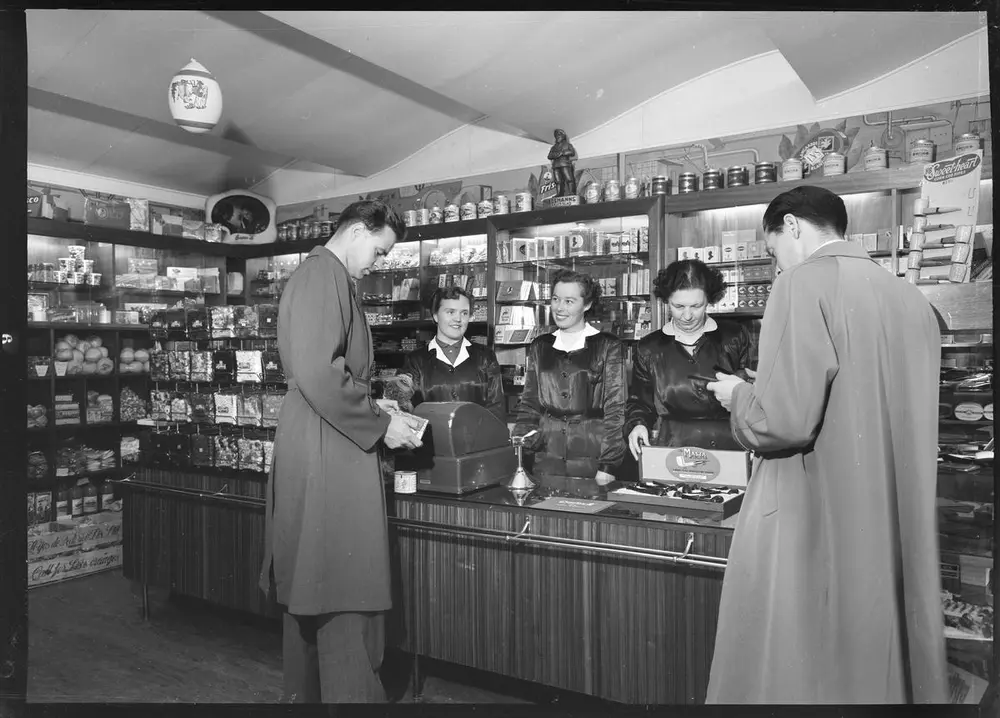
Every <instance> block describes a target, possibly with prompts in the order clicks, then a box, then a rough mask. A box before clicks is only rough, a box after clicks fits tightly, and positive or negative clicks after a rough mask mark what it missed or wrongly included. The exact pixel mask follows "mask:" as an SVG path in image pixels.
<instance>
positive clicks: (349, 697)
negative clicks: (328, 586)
mask: <svg viewBox="0 0 1000 718" xmlns="http://www.w3.org/2000/svg"><path fill="white" fill-rule="evenodd" d="M317 618H318V621H317V630H316V645H317V649H318V654H319V674H320V685H321V687H322V688H321V692H322V696H323V702H324V703H384V702H386V700H387V698H386V694H385V689H384V688H383V686H382V681H381V679H380V678H379V674H378V671H379V668H381V666H382V657H383V655H384V653H385V614H384V613H381V612H379V613H331V614H326V615H324V616H318V617H317Z"/></svg>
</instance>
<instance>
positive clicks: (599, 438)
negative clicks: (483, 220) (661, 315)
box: [512, 269, 627, 486]
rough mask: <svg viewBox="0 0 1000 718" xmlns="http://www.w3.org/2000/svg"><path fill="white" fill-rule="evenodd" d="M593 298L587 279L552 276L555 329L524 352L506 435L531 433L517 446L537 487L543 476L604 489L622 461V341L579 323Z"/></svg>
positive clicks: (595, 287) (564, 273)
mask: <svg viewBox="0 0 1000 718" xmlns="http://www.w3.org/2000/svg"><path fill="white" fill-rule="evenodd" d="M599 299H600V285H599V284H598V283H597V282H596V281H595V280H594V278H593V277H591V276H590V275H589V274H581V273H577V272H573V271H571V270H568V269H564V270H560V271H559V272H557V273H556V274H555V275H554V276H553V277H552V299H551V310H552V317H553V319H554V321H555V323H556V326H557V327H558V329H557V330H556V331H555V332H553V333H552V334H544V335H542V336H540V337H538V338H537V339H535V340H534V341H533V342H532V343H531V345H530V346H529V347H528V356H527V366H526V371H525V384H524V392H523V393H522V394H521V400H520V402H519V403H518V406H517V422H516V425H515V427H514V431H513V433H512V436H515V437H516V436H524V435H526V434H527V433H528V432H530V431H531V430H532V429H537V430H538V433H537V434H534V435H533V436H531V437H529V438H528V439H527V440H526V441H525V444H524V445H525V448H526V449H528V450H529V451H532V452H534V467H533V473H534V475H535V477H536V478H539V479H540V480H541V482H542V483H543V484H544V483H545V477H547V476H549V477H554V478H563V477H566V478H572V479H587V480H591V481H592V480H596V481H597V483H598V484H599V485H601V486H605V485H607V484H609V483H611V482H612V481H614V478H615V471H616V469H617V468H618V466H619V464H620V463H621V461H622V459H623V458H624V456H625V440H624V434H623V433H622V429H623V427H624V421H625V400H626V397H627V388H626V383H625V360H624V356H623V350H622V342H621V340H619V339H618V338H617V337H616V336H614V335H612V334H609V333H607V332H602V331H600V330H598V329H596V328H595V327H593V326H591V325H590V324H588V323H587V321H586V319H585V314H586V313H587V312H588V311H590V310H591V309H593V308H594V306H595V304H596V303H597V301H598V300H599Z"/></svg>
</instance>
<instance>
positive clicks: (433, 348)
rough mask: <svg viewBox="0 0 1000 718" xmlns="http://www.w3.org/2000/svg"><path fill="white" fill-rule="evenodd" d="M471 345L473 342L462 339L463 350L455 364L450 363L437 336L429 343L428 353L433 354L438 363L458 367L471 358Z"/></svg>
mask: <svg viewBox="0 0 1000 718" xmlns="http://www.w3.org/2000/svg"><path fill="white" fill-rule="evenodd" d="M471 345H472V342H470V341H469V340H468V339H467V338H465V337H462V349H461V350H460V351H459V352H458V356H457V357H456V358H455V363H454V364H452V363H451V362H450V361H448V357H447V355H446V354H445V353H444V349H443V348H442V347H441V345H440V344H438V340H437V337H436V336H435V337H434V338H433V339H431V340H430V341H429V342H427V351H429V352H433V353H434V354H435V355H436V356H437V358H438V361H442V362H444V363H445V364H447V365H448V366H458V365H459V364H461V363H462V362H464V361H465V360H466V359H468V358H469V347H470V346H471Z"/></svg>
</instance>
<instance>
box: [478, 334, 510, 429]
mask: <svg viewBox="0 0 1000 718" xmlns="http://www.w3.org/2000/svg"><path fill="white" fill-rule="evenodd" d="M483 364H484V365H485V366H484V367H483V371H484V372H485V373H486V408H487V409H489V410H490V411H491V412H492V413H493V414H494V415H495V416H496V417H497V418H498V419H500V421H502V422H503V423H504V424H506V423H507V402H506V399H505V398H504V395H503V377H502V376H501V373H500V362H498V361H497V355H496V353H495V352H494V351H493V350H492V349H488V348H484V351H483Z"/></svg>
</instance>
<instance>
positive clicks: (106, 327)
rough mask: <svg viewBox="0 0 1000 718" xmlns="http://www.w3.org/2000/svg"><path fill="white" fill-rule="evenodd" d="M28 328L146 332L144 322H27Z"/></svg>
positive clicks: (70, 330) (147, 329)
mask: <svg viewBox="0 0 1000 718" xmlns="http://www.w3.org/2000/svg"><path fill="white" fill-rule="evenodd" d="M27 326H28V329H55V330H62V331H67V332H74V331H75V332H83V331H88V332H89V331H95V332H97V331H103V332H144V333H145V332H148V331H149V327H148V326H147V325H145V324H85V323H82V322H28V324H27Z"/></svg>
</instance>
